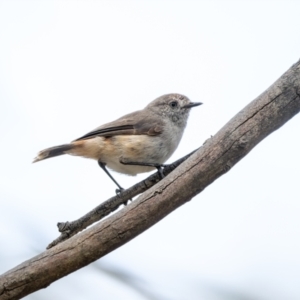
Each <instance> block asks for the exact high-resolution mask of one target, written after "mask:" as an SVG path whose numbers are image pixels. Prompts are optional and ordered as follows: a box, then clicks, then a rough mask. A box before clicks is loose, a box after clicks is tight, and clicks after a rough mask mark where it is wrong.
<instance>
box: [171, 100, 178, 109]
mask: <svg viewBox="0 0 300 300" xmlns="http://www.w3.org/2000/svg"><path fill="white" fill-rule="evenodd" d="M170 106H171V107H172V108H176V107H177V106H178V102H177V101H172V102H170Z"/></svg>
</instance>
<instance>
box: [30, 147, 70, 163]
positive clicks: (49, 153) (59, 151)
mask: <svg viewBox="0 0 300 300" xmlns="http://www.w3.org/2000/svg"><path fill="white" fill-rule="evenodd" d="M73 148H74V144H65V145H60V146H55V147H51V148H47V149H45V150H42V151H40V152H39V153H38V155H37V157H35V158H34V160H33V163H35V162H38V161H40V160H44V159H46V158H51V157H55V156H59V155H63V154H67V153H68V151H70V150H72V149H73Z"/></svg>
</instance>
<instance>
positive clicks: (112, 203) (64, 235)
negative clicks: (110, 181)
mask: <svg viewBox="0 0 300 300" xmlns="http://www.w3.org/2000/svg"><path fill="white" fill-rule="evenodd" d="M194 152H196V150H195V151H193V152H191V153H190V154H188V155H186V156H184V157H182V158H180V159H178V160H177V161H175V162H173V163H172V164H170V165H167V166H165V167H164V169H163V174H164V176H167V175H168V174H170V173H171V172H172V171H173V170H174V169H175V168H177V167H178V166H179V165H180V164H181V163H182V162H184V161H185V160H186V159H187V158H189V157H190V156H191V155H192V154H193V153H194ZM161 179H162V178H161V176H160V174H159V173H158V172H156V173H154V174H153V175H151V176H149V177H148V178H146V179H144V180H142V181H141V182H139V183H137V184H135V185H134V186H132V187H131V188H129V189H127V190H124V191H122V192H121V193H120V194H118V195H116V196H114V197H111V198H109V199H108V200H106V201H104V202H103V203H101V204H100V205H98V206H97V207H95V208H94V209H93V210H91V211H90V212H88V213H87V214H86V215H84V216H83V217H81V218H80V219H78V220H75V221H72V222H68V221H67V222H60V223H58V224H57V227H58V230H59V232H61V235H60V236H59V237H58V238H57V239H55V240H54V241H53V242H51V243H50V244H49V245H48V247H47V249H50V248H52V247H54V246H55V245H57V244H59V243H61V242H63V241H65V240H67V239H69V238H70V237H72V236H73V235H75V234H76V233H78V232H80V231H82V230H83V229H85V228H87V227H88V226H90V225H91V224H93V223H95V222H97V221H99V220H101V219H102V218H104V217H106V216H107V215H109V214H110V213H112V212H113V211H115V210H117V209H118V208H119V207H120V206H121V205H122V204H124V203H126V202H127V201H128V200H130V199H131V198H133V197H135V196H137V195H139V194H141V193H143V192H145V191H146V190H148V189H150V188H151V187H152V186H153V185H155V184H156V183H157V182H159V181H160V180H161Z"/></svg>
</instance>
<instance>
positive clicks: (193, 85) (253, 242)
mask: <svg viewBox="0 0 300 300" xmlns="http://www.w3.org/2000/svg"><path fill="white" fill-rule="evenodd" d="M299 12H300V1H296V0H295V1H287V0H284V1H221V0H220V1H187V0H185V1H174V0H172V1H128V0H126V1H87V0H85V1H26V0H22V1H4V0H0V101H1V109H0V131H1V132H0V134H1V137H2V143H1V145H2V146H1V156H0V166H1V168H0V182H1V189H0V199H1V209H0V238H1V241H2V242H1V247H0V273H3V272H4V271H6V270H8V269H10V268H12V267H14V266H16V265H17V264H19V263H21V262H22V261H24V260H26V259H29V258H31V257H32V256H34V255H36V254H38V253H40V252H41V251H43V250H44V249H45V247H46V246H47V244H49V242H51V241H52V240H53V239H55V238H56V237H57V235H58V233H57V229H56V223H57V222H58V221H67V220H69V221H70V220H74V219H76V218H78V217H80V216H82V215H83V214H85V213H86V212H88V211H89V210H91V209H92V208H94V207H95V206H96V205H98V204H99V203H100V202H101V201H104V200H106V199H107V198H109V197H110V196H112V195H113V194H114V190H115V186H114V184H113V183H112V182H111V181H110V180H109V178H108V177H107V176H106V175H105V174H104V172H103V171H102V170H100V169H99V167H98V165H97V163H96V162H95V161H92V160H87V159H82V158H77V157H70V156H63V157H59V158H54V159H51V160H47V161H44V162H41V163H38V164H34V165H32V164H31V161H32V159H33V158H34V157H35V156H36V154H37V152H38V151H39V150H42V149H44V148H46V147H50V146H55V145H59V144H62V143H67V142H69V141H71V140H73V139H75V138H78V137H80V136H82V135H83V134H85V133H87V132H88V131H90V130H92V129H94V128H95V127H97V126H99V125H101V124H103V123H106V122H109V121H112V120H114V119H116V118H118V117H120V116H122V115H123V114H126V113H129V112H131V111H134V110H138V109H141V108H143V107H145V106H146V105H147V104H148V103H149V102H150V101H152V100H153V99H155V98H157V97H158V96H160V95H163V94H166V93H174V92H176V93H182V94H185V95H187V96H188V97H189V98H190V99H191V100H192V101H201V102H203V103H204V105H202V106H200V107H197V108H195V109H193V111H192V112H191V115H190V119H189V122H188V126H187V128H186V131H185V134H184V137H183V139H182V141H181V144H180V145H179V147H178V149H177V151H176V152H175V154H174V155H173V156H172V158H171V159H170V162H171V161H174V160H176V159H177V158H179V157H181V156H183V155H184V154H186V153H188V152H190V151H192V150H194V149H195V148H197V147H199V146H200V145H202V144H203V142H204V141H205V140H206V139H207V138H209V137H210V136H211V135H214V134H215V133H216V132H217V131H218V130H219V129H220V128H221V127H222V126H223V125H225V123H226V122H227V121H228V120H229V119H231V118H232V117H233V116H234V115H235V114H236V113H238V112H239V111H240V110H241V109H242V108H244V107H245V106H246V105H247V104H248V103H249V102H250V101H252V100H253V99H254V98H256V97H257V96H258V95H260V94H261V93H262V92H263V91H264V90H266V89H267V88H268V87H269V86H270V85H271V84H272V83H273V82H274V81H275V80H276V79H277V78H278V77H280V76H281V75H282V74H283V73H284V72H285V71H286V70H287V69H288V68H289V67H290V66H291V65H292V64H293V63H295V62H296V61H298V59H299V57H300V17H299ZM299 127H300V116H297V115H296V116H295V117H294V118H293V119H292V120H291V121H289V122H288V123H287V124H286V125H284V126H283V127H282V128H280V129H279V130H278V131H276V132H275V133H273V134H272V135H271V136H269V137H268V138H266V139H265V140H264V141H262V142H261V143H260V144H259V145H258V146H257V147H256V148H255V149H254V150H253V151H252V152H251V153H249V155H247V157H245V158H244V159H243V160H242V161H241V162H239V163H238V164H237V165H236V166H235V167H234V168H233V169H232V170H231V171H230V172H228V173H227V174H226V175H224V176H222V177H221V178H220V179H218V180H217V181H215V182H214V183H213V184H212V185H211V186H209V187H208V188H207V189H205V191H203V192H202V193H201V194H200V195H198V196H197V197H195V198H194V199H193V200H192V201H190V202H189V203H187V204H186V205H184V206H183V207H180V208H179V209H178V210H176V211H175V212H173V213H172V214H171V215H169V216H167V217H166V218H165V219H164V220H162V221H161V222H159V223H158V224H156V225H155V226H154V227H152V228H151V229H149V230H148V231H146V232H145V233H143V234H142V235H140V236H138V237H137V238H135V239H134V240H132V241H130V242H129V243H128V244H126V245H124V246H123V247H121V248H119V249H117V250H115V251H114V252H113V253H110V254H108V255H107V256H106V257H104V258H103V259H101V260H99V261H98V262H96V263H94V264H91V265H90V266H88V267H86V268H84V269H82V270H80V271H77V272H75V273H73V274H72V275H70V276H68V277H66V278H63V279H61V280H59V281H58V282H55V283H53V284H52V285H51V286H50V287H48V288H47V289H45V290H42V291H39V292H37V293H34V294H32V295H30V296H28V297H27V299H75V300H77V299H78V300H79V299H92V300H94V299H95V300H96V299H99V298H101V299H102V300H111V299H132V300H143V299H156V300H158V299H160V300H161V299H167V300H181V299H189V300H197V299H204V300H223V299H247V300H249V299H255V300H256V299H258V300H267V299H272V300H281V299H289V300H294V299H295V300H296V299H300V284H299V282H300V257H299V253H300V242H299V236H300V218H299V214H300V201H299V200H300V196H299V166H300V161H299V153H300V142H299V134H298V133H299ZM114 176H115V177H116V179H117V180H118V181H119V182H120V183H121V185H122V186H123V187H130V186H131V185H133V184H135V183H136V182H138V181H140V180H141V179H143V178H145V177H146V176H148V174H144V175H140V176H137V177H128V176H125V175H120V174H114ZM112 274H114V275H112Z"/></svg>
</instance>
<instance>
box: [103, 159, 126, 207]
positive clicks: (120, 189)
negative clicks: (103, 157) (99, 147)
mask: <svg viewBox="0 0 300 300" xmlns="http://www.w3.org/2000/svg"><path fill="white" fill-rule="evenodd" d="M98 164H99V166H100V168H101V169H102V170H103V171H104V172H105V173H106V174H107V175H108V176H109V178H110V179H111V180H112V181H113V182H114V183H115V184H116V185H117V187H118V189H116V194H117V195H118V194H120V193H121V192H122V191H123V190H124V189H123V188H122V187H121V186H120V185H119V184H118V182H117V181H116V180H115V179H114V178H113V177H112V175H111V174H110V173H109V172H108V170H107V169H106V164H105V163H104V162H102V161H100V160H98ZM127 203H128V201H125V202H124V205H127Z"/></svg>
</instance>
